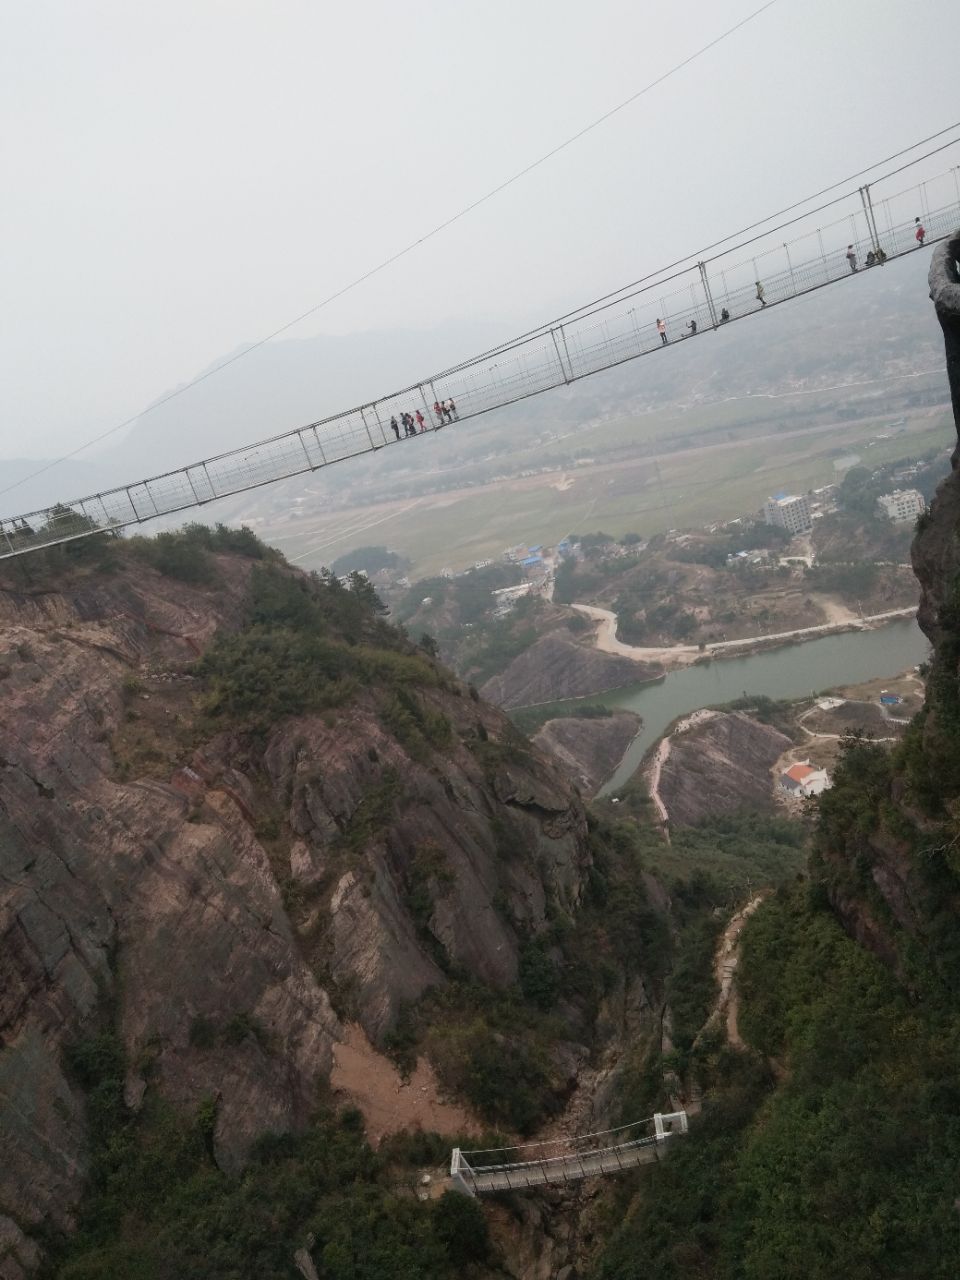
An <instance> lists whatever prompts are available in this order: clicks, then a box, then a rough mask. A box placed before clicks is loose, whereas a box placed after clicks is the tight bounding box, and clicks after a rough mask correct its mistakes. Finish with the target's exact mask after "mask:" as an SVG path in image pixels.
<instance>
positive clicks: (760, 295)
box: [757, 280, 767, 307]
mask: <svg viewBox="0 0 960 1280" xmlns="http://www.w3.org/2000/svg"><path fill="white" fill-rule="evenodd" d="M763 294H764V289H763V285H762V284H761V283H760V281H759V280H758V281H757V301H758V302H759V303H760V305H761V307H765V306H766V305H767V300H766V298H765V297H764V296H763Z"/></svg>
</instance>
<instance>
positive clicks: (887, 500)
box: [877, 489, 927, 520]
mask: <svg viewBox="0 0 960 1280" xmlns="http://www.w3.org/2000/svg"><path fill="white" fill-rule="evenodd" d="M877 505H878V506H879V507H880V509H881V510H882V511H883V514H884V515H885V516H886V517H887V519H888V520H916V518H917V516H918V515H919V514H920V513H921V511H925V510H926V506H927V504H926V503H925V502H924V500H923V495H922V494H921V493H919V492H918V491H917V490H916V489H894V491H893V493H885V494H884V495H883V497H881V498H878V499H877Z"/></svg>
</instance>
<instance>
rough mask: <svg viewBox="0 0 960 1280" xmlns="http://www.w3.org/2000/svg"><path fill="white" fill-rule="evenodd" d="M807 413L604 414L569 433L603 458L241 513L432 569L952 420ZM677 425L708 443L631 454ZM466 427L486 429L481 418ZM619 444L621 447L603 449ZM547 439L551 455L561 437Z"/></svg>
mask: <svg viewBox="0 0 960 1280" xmlns="http://www.w3.org/2000/svg"><path fill="white" fill-rule="evenodd" d="M804 416H805V417H806V420H807V424H808V425H800V426H797V425H795V419H796V415H791V414H786V413H785V414H784V419H785V420H784V421H781V422H780V424H779V427H778V425H777V424H776V423H775V422H773V421H771V410H770V407H769V404H768V403H766V404H760V403H757V404H754V403H753V402H751V403H750V404H748V405H747V406H746V407H744V406H743V405H740V406H738V407H737V410H736V413H734V411H733V409H732V407H731V406H728V405H719V406H713V407H712V408H711V409H709V410H702V411H700V412H699V413H698V414H694V413H692V412H691V413H688V414H682V415H681V414H674V415H669V416H668V415H662V414H658V415H646V416H644V417H643V418H640V419H636V420H632V421H617V422H611V423H603V424H596V425H592V426H591V427H589V428H585V429H584V430H583V431H582V432H580V433H576V434H575V435H574V436H573V437H572V440H573V441H574V442H575V443H576V445H577V451H578V453H581V454H582V451H583V447H584V446H585V445H586V444H588V443H589V445H590V446H591V452H595V453H596V455H597V456H596V458H595V459H594V460H592V461H591V460H589V459H584V458H583V457H582V456H581V457H580V458H579V459H574V458H573V457H572V454H571V465H568V466H560V467H558V469H557V470H556V471H553V472H549V473H543V474H537V475H533V476H516V475H515V477H514V478H511V479H505V480H500V481H497V482H496V483H492V484H483V485H476V486H470V487H463V488H460V489H455V490H447V491H445V492H440V493H425V494H423V495H422V496H416V495H415V494H414V495H411V496H407V497H404V498H403V499H399V500H397V501H392V502H380V503H376V504H372V505H356V506H353V507H349V508H346V509H345V508H338V509H336V510H331V511H328V512H326V513H324V512H323V511H322V510H318V509H316V508H315V507H312V504H311V502H310V500H309V492H310V491H309V482H307V489H306V493H307V495H308V500H307V501H306V502H304V503H302V504H301V505H299V506H297V507H294V508H293V509H292V510H287V511H286V512H284V513H283V514H279V515H277V514H271V515H268V516H264V515H261V514H260V511H261V510H262V509H261V508H253V507H252V508H251V510H250V511H248V512H247V513H244V518H246V519H247V520H249V521H250V522H251V523H252V524H253V525H254V527H255V528H256V530H257V532H258V533H259V534H260V535H261V536H262V537H264V538H266V539H267V540H268V541H269V542H271V543H274V544H275V545H277V546H279V547H281V548H282V550H283V551H284V552H285V553H286V554H287V555H288V556H289V557H290V558H291V559H292V560H293V561H294V562H295V563H298V564H300V565H302V566H304V567H305V568H318V567H320V566H321V565H324V564H329V563H330V562H331V561H332V560H334V559H336V558H337V556H339V555H342V554H343V553H344V552H345V551H349V550H351V549H353V548H355V547H359V546H364V545H369V544H371V543H376V544H379V543H385V544H386V545H388V546H390V547H391V548H392V549H394V550H397V551H400V552H402V553H403V554H404V555H406V556H408V557H409V558H410V559H411V560H412V561H413V568H412V570H411V576H412V577H423V576H427V575H429V574H432V573H436V572H438V571H439V570H440V569H442V568H445V567H448V566H449V567H450V568H452V569H462V568H465V567H467V566H468V565H470V564H473V563H474V562H476V561H478V560H484V559H492V558H496V557H497V556H499V555H500V553H501V552H502V551H503V550H504V548H505V547H507V546H512V545H514V544H516V543H518V542H526V543H528V544H530V545H535V544H537V543H545V544H552V543H555V542H557V541H558V540H559V539H560V538H562V537H563V536H564V535H565V534H567V533H570V532H585V531H590V530H595V529H601V528H602V529H603V530H604V531H605V532H607V533H610V534H612V535H614V536H615V537H622V536H623V534H625V533H627V532H630V531H634V532H636V533H639V534H641V535H642V536H644V537H649V536H651V535H652V534H655V533H658V532H662V531H664V530H666V529H670V528H685V527H693V526H701V525H704V524H708V523H711V522H713V521H720V520H726V519H730V518H732V517H734V516H737V515H741V514H745V513H748V512H752V511H756V510H757V508H758V507H759V506H760V505H761V504H762V502H763V500H764V499H765V498H766V496H767V495H768V494H769V493H770V492H771V491H773V490H780V489H793V490H799V491H801V492H803V491H805V490H807V489H810V488H813V487H815V486H818V485H822V484H827V483H830V482H832V481H833V480H835V479H836V478H837V476H836V474H835V472H834V468H833V462H834V461H835V459H836V458H837V457H839V456H841V455H843V454H846V453H850V452H854V453H859V454H860V456H861V458H862V460H863V462H864V463H865V464H868V465H869V464H871V463H881V462H889V461H897V460H899V459H901V458H915V457H917V456H919V455H920V454H923V453H924V452H926V451H927V450H930V449H933V448H936V447H940V446H942V445H943V444H945V443H946V442H947V440H948V439H949V437H950V435H951V433H952V430H953V428H952V424H951V422H950V420H949V415H948V414H947V413H946V412H945V411H944V410H942V409H922V410H915V411H913V412H912V413H908V414H907V415H906V416H905V423H904V425H903V426H897V428H896V430H895V431H894V432H893V433H892V434H890V436H889V438H888V439H884V440H876V439H875V438H876V437H877V435H878V434H885V433H886V431H889V427H888V426H887V424H888V423H889V421H890V415H889V414H888V415H887V416H886V418H884V417H880V416H878V417H873V418H870V419H865V420H860V421H856V422H845V421H844V422H838V421H836V420H833V421H830V420H825V418H826V415H825V414H823V413H821V412H815V413H814V414H813V415H812V416H813V418H814V419H815V421H814V422H813V423H810V422H809V418H810V415H804ZM670 426H673V427H674V428H675V429H677V431H678V434H682V435H687V434H688V433H691V432H693V431H696V432H697V433H698V437H699V438H700V439H704V438H706V439H708V440H709V441H710V443H705V444H702V445H699V446H695V447H688V448H681V449H679V450H675V451H672V452H671V451H667V450H665V451H664V452H661V453H659V454H653V455H648V456H640V457H638V456H634V457H630V456H626V455H627V448H628V442H629V440H630V439H631V435H630V433H631V432H634V433H635V434H634V436H633V440H634V443H635V445H636V446H638V447H641V448H642V447H644V445H646V447H647V448H649V447H650V441H651V440H652V439H654V438H656V439H658V440H660V439H664V436H665V434H666V431H667V428H669V427H670ZM469 429H470V430H474V431H482V430H483V429H484V428H483V424H482V422H481V423H478V424H474V425H472V426H471V427H470V428H469ZM872 440H874V441H875V443H873V444H871V443H870V441H872ZM431 442H432V438H423V439H420V440H417V441H411V442H410V445H409V448H410V449H411V450H422V451H423V456H424V461H425V464H426V465H427V466H429V450H430V447H431ZM611 451H615V452H616V454H617V455H618V456H616V457H615V458H614V459H613V460H606V459H605V457H604V455H608V454H609V453H610V452H611ZM547 452H548V453H549V456H551V457H553V456H554V455H556V453H557V452H558V442H556V441H554V442H552V444H551V446H549V448H548V450H547ZM390 454H391V451H390V450H385V451H383V452H382V453H380V454H378V455H376V456H375V457H374V458H372V459H370V460H369V465H370V467H371V469H377V468H382V467H389V466H390V465H391V458H390ZM533 461H534V457H533V456H531V455H529V454H521V455H517V456H516V457H514V456H512V455H511V456H510V458H509V466H510V469H511V470H513V471H516V470H517V469H524V466H523V464H524V463H529V464H532V463H533ZM504 464H505V467H506V465H507V459H506V458H505V459H504ZM542 464H543V463H542V459H541V463H540V465H542ZM464 471H465V472H467V471H468V468H464ZM432 478H433V479H435V475H434V476H433V477H432ZM320 506H321V500H320V498H319V495H318V497H317V507H320Z"/></svg>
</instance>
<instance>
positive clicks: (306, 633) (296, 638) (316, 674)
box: [196, 565, 449, 750]
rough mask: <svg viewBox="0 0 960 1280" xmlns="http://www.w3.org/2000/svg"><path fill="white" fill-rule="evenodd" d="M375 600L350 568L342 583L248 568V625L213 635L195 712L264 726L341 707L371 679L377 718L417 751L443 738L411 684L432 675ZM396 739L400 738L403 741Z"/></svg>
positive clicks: (440, 721) (442, 727) (432, 682)
mask: <svg viewBox="0 0 960 1280" xmlns="http://www.w3.org/2000/svg"><path fill="white" fill-rule="evenodd" d="M383 612H384V609H383V605H382V604H381V603H380V601H379V600H378V598H377V596H376V592H375V591H374V590H373V588H372V587H371V586H370V584H369V582H367V580H366V579H365V578H363V577H361V576H360V575H358V574H355V575H354V576H353V578H352V579H351V582H350V586H349V588H346V587H343V586H341V584H340V583H339V582H338V581H337V579H336V578H334V577H333V576H332V575H325V576H321V575H316V574H314V575H312V576H311V577H309V578H305V577H303V576H301V575H294V574H291V573H289V572H288V571H286V570H285V569H283V568H281V567H279V566H276V565H256V566H254V569H253V572H252V574H251V576H250V590H249V602H248V610H247V623H248V625H247V626H246V627H245V628H244V629H243V630H242V631H240V632H239V633H237V634H235V635H226V634H220V635H219V636H218V637H217V639H216V641H215V642H214V644H213V645H212V646H211V647H210V648H209V649H208V650H207V652H206V653H205V654H204V656H203V658H202V659H201V660H200V662H198V663H197V666H196V671H197V674H198V675H200V676H202V677H203V678H204V680H205V688H206V693H205V695H204V699H203V709H204V711H205V712H206V714H207V716H208V717H210V719H211V720H217V719H224V720H229V721H232V722H234V723H241V724H243V725H245V726H247V727H249V728H253V729H258V730H265V729H267V728H269V727H270V726H271V725H272V724H273V723H275V722H276V720H278V719H279V718H280V717H282V716H285V715H293V714H296V713H299V712H304V711H320V710H325V709H328V708H332V707H338V706H341V705H343V703H345V702H346V701H348V700H349V699H350V698H352V697H354V696H355V695H356V694H357V693H358V692H359V690H360V689H361V688H362V687H364V686H366V685H369V684H374V685H376V686H377V687H378V688H380V689H381V690H385V691H387V692H389V691H393V692H392V694H391V696H392V698H393V701H391V702H388V705H387V708H386V711H385V713H384V714H385V717H386V718H387V720H388V721H390V722H391V723H393V724H394V726H395V728H396V731H397V732H398V734H399V735H400V736H401V737H403V736H404V734H406V739H409V741H410V743H412V744H414V745H416V747H417V748H418V749H420V750H423V749H424V747H425V744H427V743H429V744H431V745H433V746H437V745H442V744H445V743H446V742H447V741H448V740H449V725H448V724H447V723H446V721H445V720H444V718H443V717H442V716H439V715H438V714H437V713H434V712H431V711H430V710H429V709H427V708H425V707H424V706H423V705H422V704H421V703H420V702H419V701H418V699H417V697H416V694H415V693H414V692H413V690H414V689H415V688H417V687H421V688H423V687H436V686H437V685H439V684H440V683H441V682H442V677H441V674H440V672H439V670H438V668H437V667H435V666H434V665H433V664H432V663H431V662H430V661H429V660H428V658H427V657H425V656H424V654H423V653H422V651H421V652H417V651H415V650H414V648H413V646H412V645H410V644H409V643H408V642H407V641H405V640H404V639H403V638H402V636H401V635H400V633H399V632H397V631H396V630H395V629H394V628H392V627H390V626H389V625H388V624H387V623H385V622H384V621H383V620H382V614H383ZM406 739H405V740H406Z"/></svg>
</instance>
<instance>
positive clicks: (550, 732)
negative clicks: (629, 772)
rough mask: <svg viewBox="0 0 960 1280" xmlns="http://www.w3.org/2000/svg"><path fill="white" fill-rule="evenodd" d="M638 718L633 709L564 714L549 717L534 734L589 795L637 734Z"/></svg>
mask: <svg viewBox="0 0 960 1280" xmlns="http://www.w3.org/2000/svg"><path fill="white" fill-rule="evenodd" d="M640 724H641V720H640V717H639V716H638V715H636V714H635V713H634V712H632V711H616V712H614V713H613V715H609V716H596V717H593V716H589V717H588V716H565V717H563V718H562V719H559V720H548V721H547V722H546V724H544V725H543V726H542V727H541V728H540V729H539V730H538V731H537V732H536V733H535V734H534V736H533V738H532V741H533V742H534V743H535V744H536V746H538V747H542V749H543V750H544V751H546V752H548V753H549V754H550V755H552V756H553V757H554V758H555V759H556V760H557V761H558V762H559V763H560V764H561V765H563V767H564V769H565V770H566V771H567V773H568V774H569V775H570V777H571V778H572V779H573V780H574V782H575V783H576V784H577V785H578V786H580V787H582V788H583V790H584V791H585V793H586V794H587V795H589V796H592V795H594V794H595V793H596V792H597V791H598V790H599V789H600V787H602V786H603V784H604V782H606V780H607V778H609V777H610V775H611V774H612V773H613V771H614V769H616V767H617V765H618V764H619V763H620V761H621V760H622V759H623V754H624V752H625V751H626V749H627V747H629V745H630V743H631V742H632V741H633V740H634V738H635V737H636V736H637V731H638V730H639V728H640Z"/></svg>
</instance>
